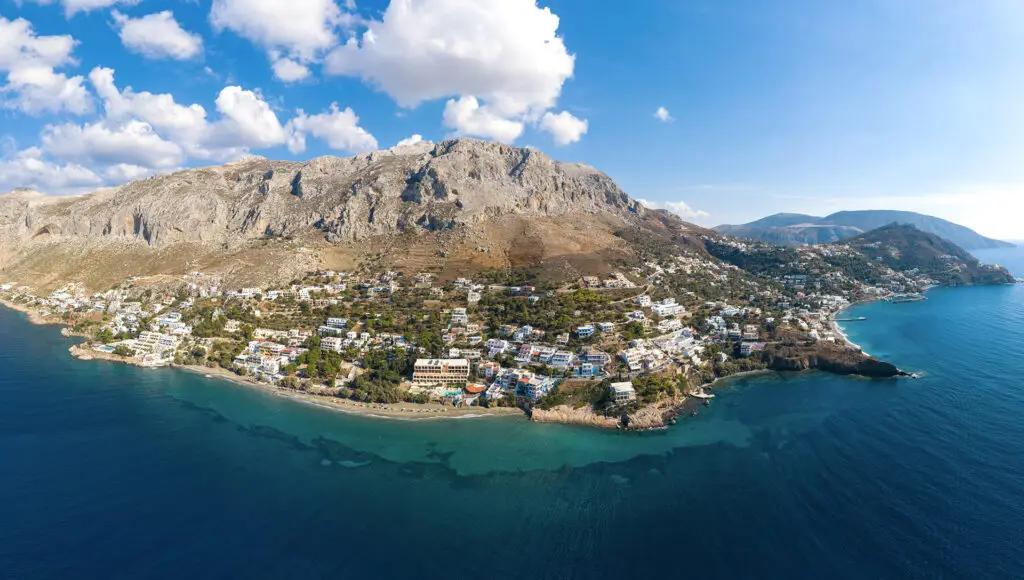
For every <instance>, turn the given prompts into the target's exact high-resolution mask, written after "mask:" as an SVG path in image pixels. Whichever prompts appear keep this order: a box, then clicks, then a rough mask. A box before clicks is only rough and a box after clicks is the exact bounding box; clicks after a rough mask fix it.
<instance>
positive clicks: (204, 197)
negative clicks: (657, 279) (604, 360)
mask: <svg viewBox="0 0 1024 580" xmlns="http://www.w3.org/2000/svg"><path fill="white" fill-rule="evenodd" d="M686 227H687V226H686V224H683V222H681V221H679V220H678V219H675V218H674V216H669V215H667V214H665V213H664V212H654V211H650V210H646V209H644V208H643V207H642V206H641V205H640V204H639V203H638V202H637V201H636V200H634V199H632V198H631V197H629V196H628V195H626V194H625V193H624V192H623V191H622V190H621V189H619V187H618V186H617V185H616V184H615V183H614V182H613V181H612V179H611V178H609V177H608V176H607V175H605V174H604V173H601V172H600V171H597V170H595V169H593V168H591V167H588V166H586V165H582V164H577V163H560V162H556V161H553V160H552V159H551V158H549V157H548V156H547V155H545V154H543V153H541V152H539V151H536V150H534V149H530V148H516V147H510V146H507V145H502V144H499V143H491V142H484V141H478V140H473V139H459V140H452V141H445V142H442V143H438V144H436V145H435V144H433V143H429V142H421V143H417V144H413V145H408V146H403V147H395V148H392V149H388V150H384V151H376V152H373V153H368V154H361V155H357V156H355V157H350V158H337V157H320V158H316V159H313V160H310V161H307V162H293V161H273V160H268V159H263V158H258V157H252V158H246V159H243V160H240V161H238V162H235V163H229V164H227V165H222V166H216V167H206V168H200V169H190V170H186V171H181V172H177V173H173V174H167V175H158V176H155V177H151V178H148V179H143V180H139V181H134V182H131V183H128V184H126V185H123V186H121V187H116V188H110V189H105V190H100V191H96V192H93V193H90V194H87V195H83V196H77V197H51V196H45V195H42V194H39V193H36V192H29V191H15V192H11V193H8V194H5V195H0V278H6V279H9V280H17V281H33V282H35V283H37V284H41V285H46V284H47V283H55V282H58V281H68V280H78V281H81V282H83V283H87V284H88V285H90V286H92V287H101V286H103V285H105V284H114V283H117V282H118V281H120V280H123V279H125V278H127V277H129V276H159V275H162V274H167V275H180V274H181V273H185V272H189V271H192V270H202V271H204V272H214V273H216V274H218V275H221V276H223V277H225V278H227V279H230V280H232V281H233V282H244V281H246V280H252V281H270V280H279V279H290V277H292V276H294V275H295V274H297V273H301V272H305V271H308V270H310V269H314V268H316V267H330V268H338V269H343V268H353V267H358V266H360V265H367V266H369V265H372V266H374V267H380V268H386V267H397V266H402V267H404V268H407V269H426V270H434V271H439V272H440V271H462V270H471V269H474V268H476V269H479V268H488V267H508V266H522V265H524V264H530V265H543V266H545V267H549V268H551V269H555V270H557V269H563V270H565V271H566V273H571V274H578V271H583V270H588V271H589V270H594V269H600V268H608V267H610V264H611V263H612V262H614V261H615V260H617V259H621V258H623V257H626V256H628V255H629V254H630V252H631V248H630V244H629V243H627V242H626V241H624V239H623V238H622V237H621V236H619V235H616V232H622V231H630V230H636V229H637V228H644V229H650V228H653V229H654V230H660V231H666V230H670V229H686ZM693 227H695V226H693Z"/></svg>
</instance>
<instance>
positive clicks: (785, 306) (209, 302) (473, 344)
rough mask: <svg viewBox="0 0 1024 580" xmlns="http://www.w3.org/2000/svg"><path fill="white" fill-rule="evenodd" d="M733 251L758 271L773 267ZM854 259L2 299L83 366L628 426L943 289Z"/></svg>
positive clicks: (211, 279) (307, 281) (140, 285)
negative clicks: (101, 363)
mask: <svg viewBox="0 0 1024 580" xmlns="http://www.w3.org/2000/svg"><path fill="white" fill-rule="evenodd" d="M728 243H730V244H732V245H733V246H732V247H731V248H729V250H730V251H734V252H737V253H739V254H741V255H744V256H747V257H749V256H757V255H758V254H760V253H763V252H765V251H767V250H766V249H765V247H764V246H763V245H761V244H757V243H752V244H746V243H744V242H736V241H731V242H728ZM772 248H774V246H772ZM844 252H850V253H851V255H852V253H853V250H848V249H844V248H843V247H842V246H838V247H837V246H834V245H829V246H827V247H816V246H807V247H805V248H800V249H799V251H798V252H797V254H796V255H798V256H799V258H798V260H796V261H795V262H793V263H790V264H787V267H786V268H785V270H783V271H782V272H784V273H780V271H779V270H778V268H777V267H776V271H775V272H772V273H771V274H774V275H768V274H769V272H765V273H764V275H760V276H751V275H750V274H748V273H747V272H746V271H744V270H741V269H740V268H739V267H737V266H736V265H732V264H729V263H723V261H718V260H712V259H707V258H706V257H699V256H692V255H686V254H684V255H681V256H674V257H671V258H668V259H661V260H651V261H648V262H647V263H645V264H644V265H643V266H642V267H635V268H632V269H630V270H628V271H626V272H613V273H611V274H608V275H607V276H606V277H604V278H601V277H592V276H588V277H584V278H581V279H579V280H576V281H573V282H570V283H566V284H562V285H559V286H550V285H548V286H538V285H534V284H530V283H516V284H512V283H508V280H506V279H502V278H503V277H505V278H507V276H504V275H502V274H500V273H488V275H484V276H481V277H480V278H479V279H476V280H473V279H469V278H458V279H455V280H447V281H443V280H439V279H437V276H436V275H435V274H432V273H425V272H420V273H416V274H413V275H405V274H404V273H400V272H384V273H381V274H378V275H374V276H368V275H363V274H354V273H345V272H335V271H326V270H322V271H317V272H311V273H310V274H309V275H307V276H306V277H305V278H303V279H302V280H295V281H293V282H292V283H291V284H288V285H284V286H280V287H256V286H252V287H243V288H225V287H224V285H223V282H222V281H221V280H220V278H218V277H216V276H208V275H204V274H203V273H201V272H192V273H191V274H189V275H186V276H184V277H182V278H181V279H179V280H170V281H169V280H167V279H159V280H153V279H147V278H135V279H131V280H129V281H127V282H126V283H124V284H122V285H121V286H119V287H118V288H115V289H111V290H108V291H106V292H102V293H89V292H88V291H87V289H85V288H83V287H81V286H80V285H77V284H68V285H65V286H64V287H62V288H59V289H57V290H55V291H53V292H51V293H49V294H47V295H45V296H36V295H34V294H33V293H32V291H31V289H29V288H24V287H18V286H15V285H14V284H3V285H0V299H3V300H4V302H6V303H8V304H16V305H19V306H20V307H22V308H29V309H31V310H33V311H34V312H35V313H36V314H37V315H38V316H40V317H43V318H47V317H49V318H51V319H56V320H60V321H63V322H65V323H67V324H68V325H69V329H70V331H71V332H72V333H73V334H77V335H79V336H83V337H86V338H87V339H88V341H89V342H88V344H87V345H83V346H82V347H80V348H79V352H81V350H82V349H91V351H92V352H93V353H94V354H95V356H101V357H105V358H112V359H115V360H118V359H120V360H124V361H126V362H130V363H133V364H138V365H141V366H150V367H159V366H166V365H185V366H192V367H203V368H222V369H228V370H230V371H232V372H234V373H235V374H237V375H238V376H240V377H244V378H245V379H246V380H249V381H258V382H262V383H266V384H268V385H275V386H276V387H278V388H282V389H289V390H294V391H298V392H304V393H308V394H312V395H322V396H328V397H335V398H340V399H345V400H349V401H353V402H355V403H360V404H363V405H367V406H387V405H394V404H398V403H406V404H433V405H437V404H441V405H445V406H451V407H466V406H475V407H495V406H499V407H500V406H524V405H525V406H531V405H537V404H543V403H544V402H545V401H546V400H550V401H564V400H565V396H564V393H565V392H566V391H571V390H573V389H576V388H579V387H580V386H581V385H584V386H587V388H589V389H590V392H593V390H594V389H593V387H594V386H595V385H597V386H598V392H599V393H600V396H598V397H594V396H591V399H592V400H591V402H593V403H595V406H598V407H600V408H601V409H602V410H603V412H605V413H606V414H608V413H611V414H615V413H618V412H620V411H621V412H628V411H635V410H636V409H637V408H639V407H640V406H642V405H659V404H666V403H671V404H678V403H679V402H680V401H681V400H685V399H686V398H687V397H697V398H699V399H703V400H706V399H708V398H710V397H712V396H713V395H708V394H706V393H705V392H704V391H703V388H702V387H703V386H706V385H707V384H709V383H710V382H713V381H714V380H715V379H717V378H721V377H724V376H729V375H731V374H734V373H736V372H743V371H749V370H758V369H759V368H763V365H761V364H759V363H760V357H761V353H762V352H763V351H764V350H765V347H766V345H767V344H771V343H772V341H775V340H778V339H779V337H780V336H782V335H783V334H785V335H787V336H792V333H797V334H798V335H799V336H801V337H802V339H803V340H806V341H808V342H817V341H827V342H832V343H837V344H840V345H843V344H846V341H845V337H844V336H843V334H842V332H841V331H840V330H839V327H838V326H837V325H836V324H835V321H834V317H835V314H836V313H837V312H839V311H841V310H842V309H844V308H846V307H847V306H849V305H850V303H851V302H853V301H859V300H875V299H885V298H889V297H892V296H896V295H902V294H904V293H907V292H918V291H920V290H921V289H923V288H926V287H927V286H928V285H930V283H931V281H930V280H928V279H927V278H925V277H922V276H920V275H918V273H916V272H895V271H892V270H888V269H885V268H882V267H881V266H874V269H873V270H872V278H873V279H872V281H873V282H874V283H872V284H869V283H866V282H863V281H860V280H857V279H855V278H854V277H852V276H850V275H848V274H847V273H845V272H844V271H843V270H842V269H841V268H837V267H829V266H828V262H827V259H828V258H830V257H831V256H830V255H829V254H836V253H839V254H843V253H844ZM724 262H728V260H725V261H724ZM748 269H749V266H748ZM516 280H519V278H518V277H517V278H516ZM650 377H656V378H657V379H656V381H655V382H656V383H657V385H658V387H657V388H650V384H651V381H650V380H648V379H649V378H650ZM666 384H668V385H670V386H669V387H668V388H666V387H665V385H666ZM638 386H639V388H638ZM559 391H562V393H563V394H562V396H560V397H554V396H553V394H554V393H556V392H559ZM546 397H548V399H545V398H546Z"/></svg>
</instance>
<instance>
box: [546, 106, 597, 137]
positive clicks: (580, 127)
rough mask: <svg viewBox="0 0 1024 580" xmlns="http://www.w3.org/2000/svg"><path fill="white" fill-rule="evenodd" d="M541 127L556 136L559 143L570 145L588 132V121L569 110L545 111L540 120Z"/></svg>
mask: <svg viewBox="0 0 1024 580" xmlns="http://www.w3.org/2000/svg"><path fill="white" fill-rule="evenodd" d="M540 128H541V129H543V130H544V131H547V132H548V133H551V136H552V137H554V139H555V143H556V144H558V145H568V144H569V143H575V142H577V141H579V140H580V138H581V137H583V135H584V134H585V133H586V132H587V121H586V120H581V119H577V118H576V117H574V116H572V114H571V113H569V112H568V111H562V112H561V113H558V114H555V113H550V112H549V113H544V116H543V117H541V120H540Z"/></svg>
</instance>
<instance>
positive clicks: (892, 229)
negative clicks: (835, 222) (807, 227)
mask: <svg viewBox="0 0 1024 580" xmlns="http://www.w3.org/2000/svg"><path fill="white" fill-rule="evenodd" d="M842 243H843V244H845V245H849V246H851V247H853V248H854V249H856V250H858V251H859V252H861V253H862V254H864V255H866V256H867V257H869V258H870V259H872V260H873V261H876V262H881V263H883V264H885V265H886V266H888V267H890V268H892V269H894V270H911V269H917V270H919V271H920V272H921V273H922V274H925V275H927V276H929V277H930V278H932V279H934V280H936V281H938V282H940V283H942V284H943V285H947V286H962V285H970V284H999V283H1012V282H1013V281H1014V278H1013V276H1012V275H1010V273H1009V272H1008V271H1007V270H1005V269H1003V268H1000V267H998V266H989V265H985V264H982V263H980V262H979V261H978V259H977V258H975V257H974V256H972V255H971V254H970V253H968V252H967V250H965V249H963V248H961V247H960V246H958V245H956V244H954V243H953V242H950V241H949V240H946V239H944V238H941V237H939V236H937V235H935V234H932V233H929V232H924V231H921V230H919V229H917V228H916V227H914V226H912V225H898V224H892V225H888V226H883V227H880V228H876V229H874V230H871V231H869V232H866V233H864V234H861V235H859V236H855V237H853V238H849V239H847V240H844V241H843V242H842Z"/></svg>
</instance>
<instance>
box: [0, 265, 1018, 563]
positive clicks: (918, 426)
mask: <svg viewBox="0 0 1024 580" xmlns="http://www.w3.org/2000/svg"><path fill="white" fill-rule="evenodd" d="M1000 252H1001V253H999V254H998V255H997V256H996V257H994V258H993V257H989V256H984V258H985V259H990V260H996V261H1000V262H1002V263H1004V264H1006V265H1009V266H1011V267H1014V263H1016V264H1019V266H1016V267H1020V266H1024V259H1022V258H1024V254H1021V253H1020V252H1019V251H1017V250H1014V251H1000ZM1015 260H1016V262H1015ZM1017 271H1018V272H1024V268H1020V269H1018V270H1017ZM929 297H930V299H929V300H928V301H926V302H921V303H912V304H901V305H890V304H871V305H865V306H859V307H856V308H855V309H854V310H853V312H852V314H855V315H858V316H859V315H864V316H867V318H868V320H867V321H865V322H859V323H848V324H846V326H847V331H848V332H849V333H850V334H851V337H852V338H853V339H854V340H855V341H856V342H858V343H859V344H861V345H862V346H863V347H864V348H865V349H866V350H867V351H868V352H871V353H872V354H875V355H877V356H880V357H883V358H886V359H888V360H891V361H893V362H895V363H896V364H898V365H899V366H901V367H903V368H906V369H909V370H914V371H917V372H920V373H921V375H922V378H920V379H916V380H900V381H891V380H889V381H870V380H863V379H851V378H841V377H834V376H830V375H824V374H819V373H808V374H800V375H761V376H757V377H752V378H749V379H744V380H737V381H735V382H733V383H731V384H729V385H727V386H726V387H725V388H723V389H722V390H721V391H719V396H718V398H717V399H716V400H715V402H714V404H713V406H712V407H711V408H709V409H704V410H702V413H701V415H700V417H697V418H695V419H687V420H686V421H683V422H682V423H681V424H680V425H679V426H678V427H676V428H672V429H669V430H667V431H664V432H658V433H649V434H643V435H628V434H620V433H606V432H599V431H592V430H588V429H581V428H573V427H566V426H559V425H536V424H532V423H529V422H527V421H525V420H523V419H519V418H485V419H464V420H459V421H423V422H408V421H394V420H382V419H367V418H362V417H355V416H350V415H344V414H339V413H337V412H334V411H331V410H326V409H321V408H317V407H313V406H309V405H305V404H302V403H297V402H294V401H290V400H287V399H283V398H281V397H276V396H273V395H271V394H267V393H264V392H260V391H256V390H253V389H249V388H246V387H242V386H238V385H233V384H228V383H224V382H220V381H212V380H207V379H204V378H203V377H200V376H198V375H193V374H189V373H184V372H178V371H174V370H155V371H153V370H143V369H137V368H132V367H126V366H122V365H116V364H109V363H83V362H79V361H74V360H72V359H70V358H69V357H68V356H67V354H66V352H65V351H66V349H67V347H68V345H69V344H70V342H69V341H68V340H66V339H63V338H61V337H60V336H59V335H58V333H57V332H56V330H55V329H53V328H40V327H34V326H31V325H29V324H27V323H26V322H24V320H23V319H22V317H21V316H20V315H17V314H15V313H12V312H9V311H6V310H0V365H2V368H3V369H4V372H3V373H2V374H0V473H2V474H3V477H2V478H0V522H3V525H2V526H0V569H2V570H3V571H4V574H3V576H4V577H11V578H69V577H74V578H112V577H117V578H180V577H194V578H228V577H241V576H248V577H253V578H289V577H294V578H310V577H326V576H331V577H347V578H362V577H376V578H398V577H402V578H404V577H409V576H413V575H421V576H425V577H437V576H445V577H456V578H461V577H487V578H512V577H522V576H525V575H529V576H532V577H534V578H598V577H622V576H628V577H633V578H651V577H656V576H665V575H672V576H681V575H691V576H700V577H737V576H740V577H780V578H782V577H784V578H795V577H809V578H818V577H821V575H822V574H823V573H828V574H830V575H832V576H838V577H849V578H864V577H925V578H930V577H946V578H961V577H962V578H983V577H993V578H1005V577H1014V576H1019V575H1020V570H1021V569H1022V566H1024V541H1022V540H1024V537H1022V536H1024V382H1022V381H1021V379H1020V377H1021V376H1022V374H1024V362H1022V361H1024V356H1022V355H1024V285H1017V286H1003V287H989V288H968V289H956V290H934V291H932V292H930V293H929Z"/></svg>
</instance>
